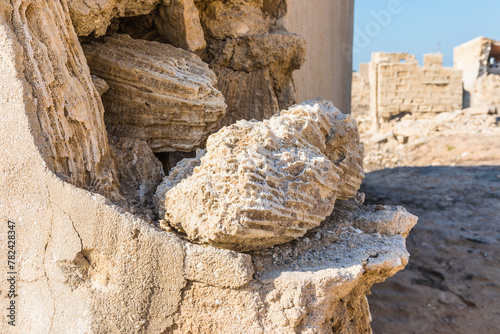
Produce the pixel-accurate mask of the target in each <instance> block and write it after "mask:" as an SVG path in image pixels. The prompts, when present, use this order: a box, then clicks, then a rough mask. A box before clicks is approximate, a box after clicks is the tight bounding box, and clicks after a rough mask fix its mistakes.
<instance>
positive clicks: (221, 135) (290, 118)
mask: <svg viewBox="0 0 500 334" xmlns="http://www.w3.org/2000/svg"><path fill="white" fill-rule="evenodd" d="M362 158H363V148H362V145H361V144H360V142H359V135H358V132H357V126H356V122H355V120H354V119H353V118H352V117H350V116H348V115H344V114H342V113H341V112H340V111H339V110H338V109H336V108H335V107H334V106H333V105H332V104H331V103H330V102H327V101H323V100H315V101H308V102H305V103H303V104H301V105H298V106H295V107H292V108H291V109H289V110H286V111H282V112H281V114H279V115H275V116H273V117H272V118H271V119H269V120H264V121H263V122H257V121H240V122H238V123H236V124H234V125H232V126H229V127H225V128H223V129H222V130H220V131H219V132H218V133H217V134H215V135H212V136H211V137H210V138H209V139H208V141H207V148H206V151H199V153H198V155H197V157H196V158H194V159H185V160H183V161H181V162H180V163H179V165H178V166H177V167H176V168H174V170H173V171H172V172H171V173H170V176H169V177H168V178H166V179H165V180H164V182H163V183H162V184H161V185H160V187H159V188H158V191H157V194H156V199H155V201H156V205H157V208H158V209H159V211H160V216H164V217H165V219H166V220H167V221H169V222H170V224H171V225H172V226H173V227H174V228H176V229H178V230H180V231H183V232H185V233H186V234H187V235H188V236H189V238H190V239H192V240H194V241H198V242H202V243H209V244H212V245H217V246H219V247H223V248H231V249H237V250H250V249H260V248H264V247H269V246H272V245H275V244H280V243H284V242H287V241H290V240H293V239H295V238H298V237H300V236H302V235H304V234H305V233H306V232H307V231H308V230H309V229H311V228H314V227H316V226H318V225H319V224H320V223H321V222H322V221H323V220H324V219H325V217H327V216H328V215H329V214H330V213H331V212H332V210H333V207H334V204H335V200H336V199H337V198H342V199H343V198H346V197H352V196H354V195H355V192H354V193H353V190H354V189H357V188H359V185H360V183H361V180H362V178H363V176H364V174H363V169H362Z"/></svg>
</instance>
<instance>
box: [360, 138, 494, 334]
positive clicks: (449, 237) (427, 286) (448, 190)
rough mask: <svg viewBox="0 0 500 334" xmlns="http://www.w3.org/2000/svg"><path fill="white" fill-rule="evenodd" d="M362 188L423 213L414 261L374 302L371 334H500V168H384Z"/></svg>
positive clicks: (372, 198)
mask: <svg viewBox="0 0 500 334" xmlns="http://www.w3.org/2000/svg"><path fill="white" fill-rule="evenodd" d="M498 144H499V143H497V145H498ZM492 158H494V157H492ZM498 158H500V157H497V159H498ZM362 191H364V192H365V193H366V199H367V203H382V204H385V203H386V204H400V205H404V206H405V207H406V208H407V209H408V211H410V212H412V213H414V214H416V215H418V216H419V222H418V224H417V226H416V227H415V228H414V229H413V231H412V232H411V233H410V236H409V238H408V241H407V243H408V250H409V252H410V254H411V258H410V264H409V265H408V267H407V268H406V269H405V270H404V271H403V272H401V273H398V274H397V275H395V276H394V277H393V278H391V279H389V280H387V281H386V282H385V283H384V284H379V285H376V286H375V287H374V288H373V290H372V292H373V295H372V296H370V297H369V301H370V305H371V311H372V316H373V319H374V320H373V330H374V333H375V334H382V333H387V334H390V333H464V334H465V333H467V334H470V333H477V334H489V333H491V334H494V333H500V307H499V306H500V166H488V167H406V168H395V169H385V170H379V171H375V172H372V173H369V174H367V177H366V180H365V182H364V185H363V187H362Z"/></svg>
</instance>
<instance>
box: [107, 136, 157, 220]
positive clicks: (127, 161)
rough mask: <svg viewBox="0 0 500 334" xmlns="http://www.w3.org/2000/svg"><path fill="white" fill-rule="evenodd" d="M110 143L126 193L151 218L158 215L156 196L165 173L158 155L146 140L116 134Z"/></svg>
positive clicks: (123, 189) (133, 203)
mask: <svg viewBox="0 0 500 334" xmlns="http://www.w3.org/2000/svg"><path fill="white" fill-rule="evenodd" d="M110 146H111V149H112V151H113V153H114V156H115V162H116V168H117V171H118V178H119V180H120V184H121V190H122V193H123V194H124V195H125V197H126V198H127V199H129V203H130V204H131V205H132V208H131V209H132V211H136V209H135V208H142V209H143V210H144V213H145V214H146V215H147V216H149V217H150V218H153V217H155V214H154V210H153V209H154V207H153V195H154V194H155V192H156V188H157V187H158V185H159V184H160V183H161V181H162V179H163V177H165V173H164V172H163V167H162V164H161V162H160V161H159V160H158V158H157V157H156V156H155V155H154V153H153V151H152V150H151V148H150V147H149V146H148V144H147V143H146V142H144V141H142V140H137V139H131V138H124V137H120V138H118V137H113V138H111V139H110Z"/></svg>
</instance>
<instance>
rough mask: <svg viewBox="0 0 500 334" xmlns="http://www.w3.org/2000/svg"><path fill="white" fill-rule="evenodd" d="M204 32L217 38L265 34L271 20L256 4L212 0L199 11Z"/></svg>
mask: <svg viewBox="0 0 500 334" xmlns="http://www.w3.org/2000/svg"><path fill="white" fill-rule="evenodd" d="M201 22H202V24H203V27H204V28H205V32H206V34H207V35H208V36H209V37H211V38H214V39H217V40H224V39H226V38H228V37H229V38H238V37H243V36H246V35H256V34H263V33H264V34H265V33H267V32H268V31H269V29H270V26H271V21H270V20H269V19H267V18H266V16H265V15H264V13H263V12H262V10H261V9H260V8H259V6H257V4H239V3H234V2H226V3H223V2H222V1H213V2H211V3H210V4H209V5H208V6H207V7H206V9H205V10H204V11H202V13H201Z"/></svg>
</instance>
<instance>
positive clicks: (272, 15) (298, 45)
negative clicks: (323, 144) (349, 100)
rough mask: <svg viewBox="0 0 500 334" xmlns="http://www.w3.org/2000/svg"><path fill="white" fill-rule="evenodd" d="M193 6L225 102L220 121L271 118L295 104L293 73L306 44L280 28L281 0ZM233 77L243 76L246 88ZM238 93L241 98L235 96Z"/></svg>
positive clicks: (284, 6) (281, 26)
mask: <svg viewBox="0 0 500 334" xmlns="http://www.w3.org/2000/svg"><path fill="white" fill-rule="evenodd" d="M196 5H197V6H198V9H199V11H200V14H201V23H202V26H203V29H204V31H205V37H206V39H207V49H206V52H205V54H204V55H203V59H204V60H205V61H207V62H208V63H209V64H210V66H211V67H212V68H214V70H215V71H216V72H217V73H218V82H219V87H220V89H221V91H223V94H224V97H226V101H227V104H228V109H227V113H226V118H225V119H224V120H223V122H222V124H223V125H229V124H232V123H234V122H235V121H238V120H242V119H247V120H249V119H252V118H255V119H257V120H261V119H265V118H269V116H270V115H273V114H275V113H276V112H278V111H279V110H280V109H287V108H288V107H290V106H291V105H293V104H294V103H296V99H295V88H294V85H293V77H292V74H293V71H295V70H297V69H298V68H300V66H301V65H302V63H303V62H304V61H305V45H306V43H305V41H304V39H303V38H302V37H300V36H298V35H295V34H291V33H289V32H287V31H286V29H285V28H284V27H283V22H282V18H283V15H284V14H285V12H286V3H285V2H284V1H268V0H266V1H226V2H222V1H211V2H206V1H198V2H196ZM268 77H269V78H268ZM235 80H242V81H243V83H242V85H243V86H245V87H248V89H247V91H246V92H243V91H244V90H245V89H244V88H242V87H238V85H234V82H235ZM263 80H264V81H265V82H263ZM268 81H270V82H268ZM270 87H271V88H270ZM249 92H252V93H249ZM241 93H243V96H242V98H238V99H235V98H233V97H234V96H237V95H239V94H241ZM263 99H264V100H263ZM275 101H276V102H277V106H276V103H275Z"/></svg>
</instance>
